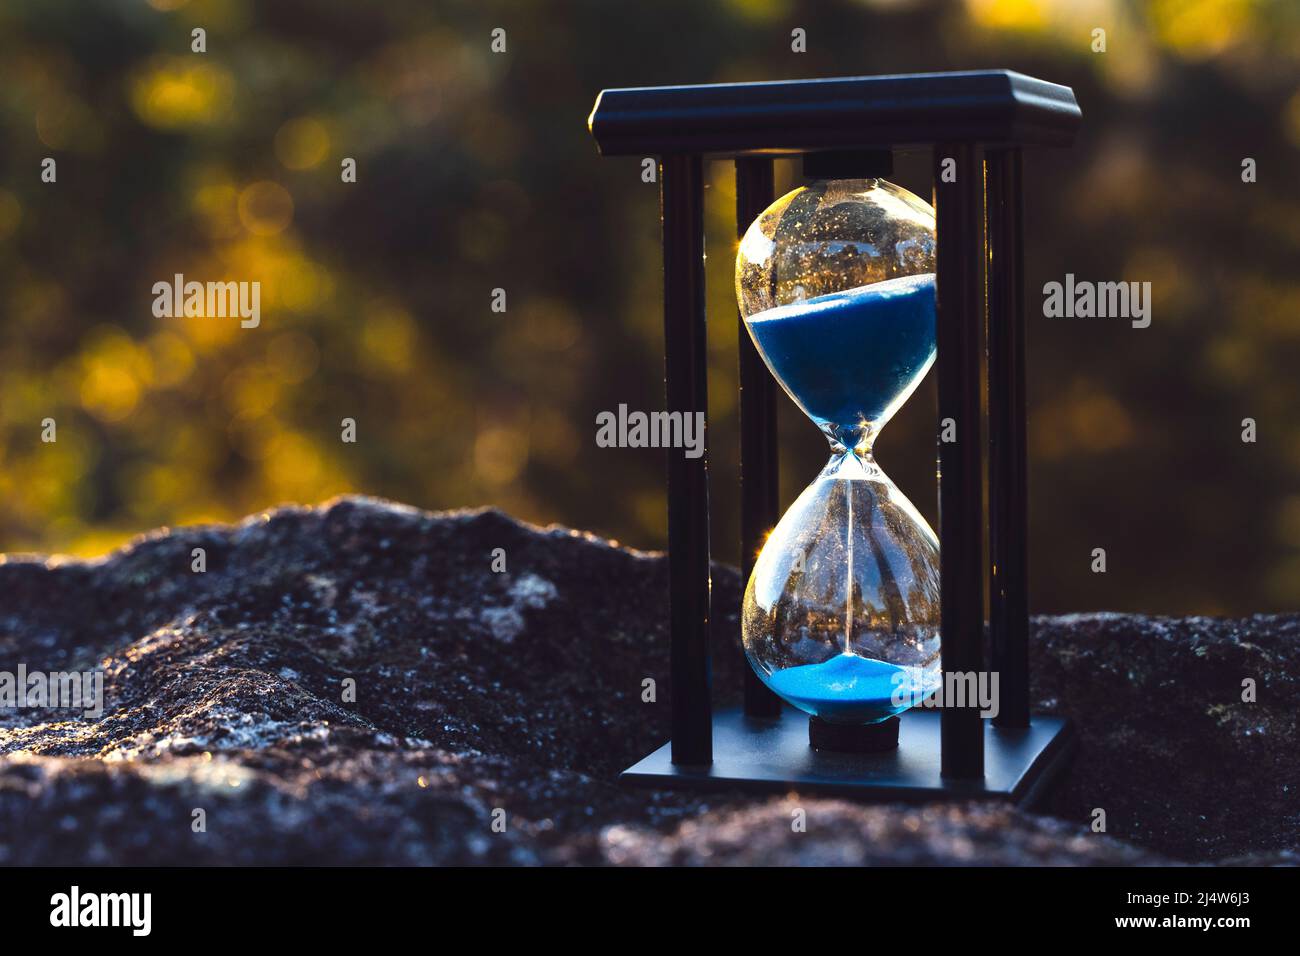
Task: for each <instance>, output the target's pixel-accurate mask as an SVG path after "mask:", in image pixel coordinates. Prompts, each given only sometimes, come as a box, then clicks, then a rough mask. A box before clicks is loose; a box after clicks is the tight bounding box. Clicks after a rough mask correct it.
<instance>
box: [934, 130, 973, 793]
mask: <svg viewBox="0 0 1300 956" xmlns="http://www.w3.org/2000/svg"><path fill="white" fill-rule="evenodd" d="M983 173H984V170H983V168H982V167H981V166H980V165H979V164H978V163H977V162H976V151H975V147H974V146H973V145H971V144H969V143H959V144H944V145H939V146H936V147H935V149H934V193H935V212H936V231H937V233H938V235H937V242H938V250H937V256H936V258H937V275H936V285H935V296H936V305H937V315H936V333H937V342H938V352H939V354H938V357H937V360H936V366H937V369H938V378H939V562H940V569H941V570H940V613H941V616H942V641H943V645H942V662H943V671H944V674H945V675H947V674H949V673H953V672H961V673H962V674H978V673H979V672H980V671H981V670H982V669H983V661H982V658H983V654H982V642H983V637H984V553H983V537H984V536H983V533H982V532H983V524H984V501H983V457H982V452H983V443H982V441H981V438H980V358H981V356H980V349H981V344H982V343H981V335H980V330H981V327H982V326H983V323H984V303H983V298H982V295H981V285H980V277H981V274H982V272H983V269H984V209H983V198H984V175H983ZM954 177H955V178H954ZM945 180H947V181H945ZM954 429H955V440H953V441H944V437H945V435H944V432H945V430H947V431H949V436H948V437H952V434H951V432H952V431H953V430H954ZM940 748H941V751H942V753H941V765H942V772H943V775H944V776H945V777H965V778H976V777H982V776H983V774H984V724H983V721H982V720H981V718H980V713H979V705H978V702H977V701H969V700H968V701H966V706H963V707H955V706H953V702H952V701H951V700H945V706H944V708H943V710H942V712H941V717H940Z"/></svg>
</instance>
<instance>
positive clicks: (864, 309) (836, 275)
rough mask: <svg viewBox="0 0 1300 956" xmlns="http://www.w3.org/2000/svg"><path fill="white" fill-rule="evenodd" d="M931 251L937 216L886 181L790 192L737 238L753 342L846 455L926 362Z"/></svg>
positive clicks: (742, 300) (741, 292)
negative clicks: (740, 238)
mask: <svg viewBox="0 0 1300 956" xmlns="http://www.w3.org/2000/svg"><path fill="white" fill-rule="evenodd" d="M934 252H935V241H934V209H933V208H932V207H931V206H930V205H929V203H927V202H925V201H924V200H922V199H921V198H920V197H918V196H916V195H914V194H912V193H910V192H908V191H907V190H906V189H903V188H902V187H900V186H895V185H894V184H893V183H889V182H886V181H884V180H883V179H847V180H821V181H818V182H814V183H812V184H811V185H808V186H805V187H802V188H800V189H796V190H794V191H793V192H791V193H788V194H786V195H785V196H782V197H781V198H780V199H778V200H777V201H776V202H774V203H773V204H772V205H771V206H769V207H768V208H767V210H766V211H764V212H763V214H762V215H760V216H759V217H758V218H757V219H755V220H754V222H753V224H752V225H751V226H750V227H749V229H748V230H747V231H746V233H745V236H744V238H743V239H742V240H741V242H740V251H739V253H738V254H737V256H736V299H737V301H738V302H739V304H740V312H741V315H742V316H743V317H744V318H745V320H746V323H745V324H746V326H747V327H748V328H749V333H750V335H751V337H752V338H753V340H754V344H755V346H756V347H757V348H758V350H759V352H760V353H761V354H762V356H763V359H764V360H765V361H766V362H767V365H768V367H769V368H770V369H771V370H772V373H773V374H774V375H775V376H776V378H777V380H778V381H779V382H780V383H781V386H782V387H783V388H784V389H785V390H786V392H787V393H788V394H789V395H790V397H791V398H792V399H794V401H795V402H796V403H797V404H798V405H799V407H800V408H802V409H803V411H804V413H805V414H807V415H808V417H809V418H811V419H812V420H813V421H814V422H815V423H816V424H817V425H818V427H820V428H821V429H822V430H823V431H824V432H825V433H826V434H827V436H828V437H830V438H831V439H832V440H836V441H839V442H841V443H842V444H844V445H845V446H846V447H849V448H852V447H854V446H855V445H858V444H859V443H861V441H863V440H864V439H867V440H869V438H870V436H871V435H874V434H875V433H876V432H878V431H879V430H880V428H881V426H883V425H884V423H885V422H887V421H888V420H889V419H890V418H891V417H892V416H893V414H894V412H895V411H897V410H898V408H899V407H900V406H901V405H902V404H903V403H904V402H905V401H907V397H908V396H909V395H911V393H912V391H913V389H915V388H916V386H917V384H918V383H919V382H920V381H921V379H922V378H923V377H924V376H925V373H926V371H927V370H928V369H929V368H930V365H931V364H932V363H933V362H934V355H935V342H934V271H935V270H934ZM792 319H795V320H796V321H791V320H792Z"/></svg>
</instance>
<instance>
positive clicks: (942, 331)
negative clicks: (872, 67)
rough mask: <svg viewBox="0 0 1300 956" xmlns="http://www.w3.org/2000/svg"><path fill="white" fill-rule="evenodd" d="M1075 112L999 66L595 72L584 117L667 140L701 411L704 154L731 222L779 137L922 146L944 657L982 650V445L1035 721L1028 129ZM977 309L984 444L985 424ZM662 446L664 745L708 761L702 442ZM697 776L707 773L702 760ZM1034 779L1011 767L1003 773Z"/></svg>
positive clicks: (945, 725) (972, 716) (673, 321)
mask: <svg viewBox="0 0 1300 956" xmlns="http://www.w3.org/2000/svg"><path fill="white" fill-rule="evenodd" d="M1080 120H1081V113H1080V110H1079V107H1078V105H1077V103H1076V102H1075V99H1074V94H1073V92H1072V91H1071V90H1070V89H1069V88H1067V87H1064V86H1058V85H1056V84H1053V83H1048V82H1045V81H1043V80H1037V79H1033V78H1031V77H1027V76H1023V75H1021V74H1019V73H1014V72H1009V71H1003V70H994V71H980V72H966V73H929V74H908V75H899V76H875V77H872V76H867V77H841V78H833V79H820V80H791V81H779V82H774V83H729V84H711V85H702V86H673V87H649V88H635V89H617V90H605V91H603V92H602V93H601V94H600V96H599V97H598V98H597V100H596V105H595V107H594V108H593V110H592V113H591V116H590V119H589V121H588V122H589V127H590V130H591V134H592V136H593V137H594V138H595V140H596V143H597V146H598V148H599V150H600V152H601V154H602V155H606V156H619V155H636V156H646V155H649V156H658V157H659V158H660V166H659V184H660V190H661V197H662V212H663V247H664V345H665V371H666V383H667V386H666V392H667V406H668V408H669V410H671V411H681V412H683V413H686V414H693V413H697V412H698V413H703V414H705V415H706V416H707V412H708V402H707V356H706V350H705V314H704V233H703V187H704V183H703V161H704V160H705V159H706V158H710V159H732V160H734V162H735V170H736V214H737V234H743V233H744V231H745V229H746V228H747V227H748V225H749V223H750V222H751V221H752V220H753V219H754V218H755V217H756V216H757V215H758V214H759V213H760V212H762V211H763V209H765V208H766V207H767V206H768V205H769V204H770V203H771V202H772V200H773V199H774V196H773V169H772V160H773V158H774V157H777V156H797V155H804V156H808V155H810V154H814V155H816V158H817V159H819V160H828V161H829V163H823V165H829V167H831V168H835V167H843V166H845V165H851V164H852V163H853V162H854V156H855V155H856V156H867V155H870V154H874V155H875V156H877V157H879V156H880V155H881V154H883V153H885V152H889V151H893V150H896V149H899V148H904V147H928V148H930V149H931V150H932V151H933V158H934V199H935V210H936V217H937V222H936V232H937V244H938V250H937V259H938V263H937V274H936V307H937V318H936V322H937V342H938V356H937V359H936V369H937V377H938V385H939V422H940V430H941V431H942V426H943V424H944V423H945V422H946V421H947V420H949V419H951V421H952V423H953V424H954V425H955V427H956V434H957V440H956V441H954V442H945V441H942V440H941V441H939V442H938V459H939V472H940V481H939V542H940V562H941V584H940V589H941V599H940V604H941V614H942V625H941V633H942V666H943V669H944V670H945V671H966V672H978V671H980V670H982V669H983V657H984V655H983V633H984V558H985V551H984V540H983V530H984V520H983V515H984V505H983V489H984V485H983V482H984V473H985V466H986V462H987V467H988V472H989V476H990V479H989V480H990V492H991V493H990V522H989V554H990V556H991V560H990V562H989V566H990V568H991V588H990V593H991V595H992V597H991V601H990V609H989V611H990V621H989V623H990V633H991V636H992V640H991V648H992V657H993V660H992V664H993V669H994V670H997V671H998V672H999V674H1000V692H1001V701H1002V706H1001V712H1000V714H999V715H998V717H997V718H996V720H995V725H996V727H997V728H1002V729H1005V730H1007V731H1008V732H1014V731H1017V730H1019V731H1023V732H1024V733H1028V732H1029V730H1030V715H1029V670H1028V643H1027V642H1028V565H1027V558H1026V551H1027V538H1028V530H1027V525H1028V511H1027V481H1026V462H1025V385H1024V381H1025V376H1024V362H1025V348H1024V298H1023V288H1022V287H1023V271H1024V270H1023V237H1022V218H1023V215H1022V196H1021V181H1022V149H1023V148H1024V147H1029V146H1065V145H1068V144H1069V143H1070V142H1071V141H1072V139H1073V137H1074V133H1075V131H1076V129H1077V128H1078V126H1079V123H1080ZM821 154H839V155H838V156H837V155H821ZM954 174H955V176H954ZM986 237H987V241H986ZM986 323H987V329H988V336H987V349H988V383H987V385H988V408H989V421H988V433H989V434H988V438H989V440H988V446H987V447H985V445H984V443H983V441H982V440H981V439H980V432H981V414H980V392H981V387H982V385H983V384H984V383H983V380H982V373H983V367H982V361H981V359H982V356H983V354H984V350H985V342H984V332H985V326H986ZM739 338H740V429H741V449H740V467H741V528H742V531H741V537H742V542H741V555H742V572H743V573H744V574H745V575H746V576H748V574H749V572H750V570H751V569H752V564H753V560H754V556H755V555H756V553H757V551H758V548H759V545H760V543H761V541H762V539H763V536H764V535H765V534H766V533H767V532H768V531H769V530H770V529H771V528H772V527H773V526H774V525H775V524H776V522H777V520H778V518H779V499H778V492H777V455H776V449H777V444H776V442H777V437H776V390H775V389H776V386H775V383H774V381H773V379H772V377H771V375H770V374H768V372H767V369H766V368H765V367H764V365H763V363H762V360H761V359H760V358H759V356H758V354H757V352H756V351H755V349H754V347H753V344H752V343H751V342H750V340H749V336H748V334H746V332H745V330H744V327H743V324H741V325H740V331H739ZM706 434H707V432H706ZM972 435H973V436H975V440H974V441H972V440H970V437H971V436H972ZM668 460H669V465H668V561H669V575H670V581H671V594H670V606H671V641H672V740H671V745H670V746H671V763H672V765H673V766H674V767H676V768H692V767H693V768H697V769H698V768H708V766H709V765H710V764H711V763H712V762H713V757H714V754H713V740H714V727H713V714H712V706H711V690H710V658H709V584H710V582H709V506H708V474H707V464H706V463H707V460H708V456H707V450H706V453H705V454H703V455H701V456H700V457H699V458H695V459H687V458H685V457H684V456H681V455H670V456H669V459H668ZM744 700H745V705H744V711H743V714H742V715H741V716H742V717H743V718H744V720H752V719H772V718H778V717H780V715H781V712H782V705H781V702H780V701H779V700H778V699H777V698H776V697H775V696H774V695H773V694H772V693H771V692H770V691H768V690H767V689H766V688H765V687H764V686H763V684H762V683H761V682H760V681H759V680H758V679H757V677H756V676H755V675H753V674H752V673H750V671H749V669H748V668H746V685H745V698H744ZM742 723H743V720H742ZM728 726H730V724H728ZM755 726H757V725H755ZM1053 733H1055V731H1053ZM1049 736H1050V735H1049ZM938 737H939V740H940V749H941V767H942V771H941V775H942V777H944V778H948V779H950V780H972V779H977V778H982V777H983V776H984V756H985V746H983V744H985V739H986V738H985V729H984V727H983V721H982V719H981V717H980V713H979V711H978V710H977V709H975V708H974V707H965V708H955V707H946V708H944V709H943V710H942V713H941V715H940V728H939V734H938ZM729 739H737V738H734V736H733V738H729ZM1008 739H1010V738H1008ZM1017 739H1020V738H1017ZM653 756H654V755H652V757H653ZM1032 759H1033V758H1032V756H1031V763H1032ZM649 760H650V758H647V761H649ZM643 763H646V761H643ZM638 766H640V765H638ZM633 769H634V770H635V769H636V768H633ZM660 772H661V771H659V770H650V771H648V773H649V774H650V775H654V774H657V773H660ZM665 772H666V773H668V774H673V773H676V771H675V770H673V769H672V768H669V769H668V770H667V771H665ZM696 776H706V777H707V776H708V771H707V769H704V770H701V771H700V773H697V774H696ZM797 777H798V774H794V773H792V774H791V779H795V778H797ZM732 779H736V778H732ZM742 779H743V778H742ZM1030 782H1031V781H1029V780H1028V778H1025V779H1021V778H1017V782H1016V783H1015V786H1016V787H1019V788H1021V789H1025V788H1027V787H1028V784H1029V783H1030ZM868 785H870V784H868ZM947 791H948V792H950V791H951V785H947ZM909 792H910V791H909Z"/></svg>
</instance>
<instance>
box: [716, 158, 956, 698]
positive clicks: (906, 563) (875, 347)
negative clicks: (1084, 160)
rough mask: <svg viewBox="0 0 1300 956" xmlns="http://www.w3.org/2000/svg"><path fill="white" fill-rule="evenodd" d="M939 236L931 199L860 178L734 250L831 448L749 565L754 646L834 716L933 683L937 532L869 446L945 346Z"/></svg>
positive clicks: (759, 230)
mask: <svg viewBox="0 0 1300 956" xmlns="http://www.w3.org/2000/svg"><path fill="white" fill-rule="evenodd" d="M934 253H935V243H934V210H933V209H932V208H931V207H930V206H929V205H928V204H927V203H925V202H924V201H923V200H921V199H920V198H918V197H917V196H915V195H913V194H912V193H910V192H908V191H907V190H905V189H902V188H900V187H898V186H895V185H893V184H892V183H887V182H885V181H883V180H879V179H865V180H835V181H821V182H815V183H812V184H811V185H809V186H806V187H803V188H801V189H796V190H795V191H793V192H791V193H789V194H787V195H786V196H783V197H782V198H781V199H778V200H777V201H776V202H775V203H773V204H772V205H771V206H770V207H769V208H768V209H767V210H766V211H765V212H763V214H762V215H760V216H759V217H758V218H757V219H756V220H755V221H754V223H753V225H751V226H750V227H749V230H748V231H747V232H746V233H745V236H744V238H743V239H742V240H741V243H740V251H739V254H738V255H737V258H736V297H737V299H738V301H739V303H740V309H741V314H742V316H743V317H744V319H745V325H746V327H747V328H748V330H749V334H750V336H751V338H752V339H753V341H754V345H755V346H756V347H757V349H758V351H759V353H760V354H761V355H762V357H763V360H764V361H765V362H766V363H767V366H768V368H769V369H770V370H771V372H772V374H773V375H774V376H775V377H776V379H777V381H778V382H780V383H781V386H782V388H784V389H785V391H786V392H787V393H788V394H789V396H790V397H791V398H792V399H793V400H794V401H795V403H796V404H797V405H798V406H799V407H800V408H801V409H802V410H803V411H804V413H805V414H806V415H807V416H808V417H809V418H810V419H812V421H813V422H814V423H815V424H816V425H817V426H818V427H819V428H820V429H821V430H822V432H823V433H824V434H825V435H826V437H827V439H828V440H829V442H830V444H831V452H832V454H831V459H830V461H829V462H828V463H827V465H826V467H825V468H824V469H823V470H822V472H821V474H819V475H818V476H817V478H816V479H815V480H814V481H813V483H812V484H811V485H809V486H808V487H807V488H806V489H805V490H804V492H803V493H802V494H801V495H800V496H799V498H798V500H796V501H795V503H794V505H793V506H791V508H790V510H789V511H787V512H786V514H785V515H784V516H783V517H782V518H781V520H780V522H779V523H778V524H777V526H776V528H775V529H774V530H773V531H772V533H771V535H770V536H769V537H768V539H767V542H766V543H765V544H764V546H763V549H762V551H761V553H760V554H759V556H758V559H757V561H756V563H755V565H754V570H753V573H752V574H751V575H750V579H749V582H748V585H747V587H746V589H745V598H744V606H743V610H742V632H743V638H744V645H745V654H746V656H747V657H748V658H749V662H750V664H751V665H752V666H753V668H754V670H755V672H757V674H758V675H759V677H760V678H761V679H762V680H763V682H764V683H765V684H767V686H768V687H769V688H771V689H772V690H773V691H774V692H775V693H776V694H777V695H778V696H780V697H782V698H783V699H784V700H786V701H787V702H789V703H790V704H792V705H794V706H795V707H798V708H799V709H800V710H803V711H806V712H807V713H809V714H812V715H814V716H816V717H819V718H821V719H822V720H824V721H827V722H830V723H841V724H868V723H875V722H879V721H882V720H886V719H887V718H889V717H891V716H892V715H894V714H897V713H900V712H902V711H904V710H906V709H907V708H908V707H910V706H913V705H915V704H917V703H919V702H920V701H921V700H923V699H924V698H925V697H926V696H927V695H928V694H929V693H931V692H932V691H933V690H934V689H935V688H936V687H937V686H938V678H939V547H938V541H937V539H936V538H935V535H934V532H933V531H932V530H931V529H930V527H929V526H928V525H927V524H926V522H925V520H924V519H923V518H922V517H921V515H920V514H919V513H918V512H917V511H916V509H915V508H914V507H913V506H912V504H911V502H909V501H908V500H907V498H906V497H905V496H904V495H903V493H902V492H901V491H899V490H898V488H897V487H896V486H895V485H894V483H893V482H892V481H890V480H889V478H888V476H887V475H885V473H884V472H883V471H881V470H880V468H879V466H878V465H877V464H876V463H875V460H874V459H873V458H872V454H871V447H872V443H873V442H874V440H875V437H876V435H877V434H878V433H879V431H880V429H881V427H882V426H883V425H884V424H885V422H887V421H888V420H889V419H890V418H891V417H892V416H893V414H894V413H895V412H896V411H897V410H898V409H899V408H900V407H901V406H902V404H903V403H904V402H905V401H906V400H907V398H908V396H909V395H911V394H912V392H913V391H914V390H915V389H916V387H917V385H918V384H919V383H920V381H921V379H922V378H923V377H924V376H925V373H926V371H927V370H928V369H929V368H930V366H931V365H932V364H933V363H934V357H935V328H934V320H935V308H934V271H935V267H934Z"/></svg>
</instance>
